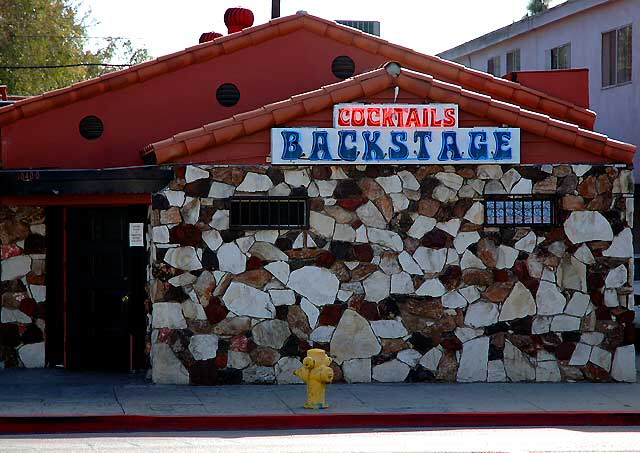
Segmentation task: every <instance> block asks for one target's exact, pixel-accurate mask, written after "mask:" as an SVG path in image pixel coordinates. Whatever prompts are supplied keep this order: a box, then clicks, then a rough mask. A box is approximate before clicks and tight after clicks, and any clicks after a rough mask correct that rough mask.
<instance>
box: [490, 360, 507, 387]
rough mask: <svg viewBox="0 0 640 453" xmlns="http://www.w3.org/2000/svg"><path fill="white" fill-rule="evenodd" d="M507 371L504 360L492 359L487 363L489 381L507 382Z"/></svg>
mask: <svg viewBox="0 0 640 453" xmlns="http://www.w3.org/2000/svg"><path fill="white" fill-rule="evenodd" d="M506 381H507V373H506V372H505V370H504V363H503V362H502V360H490V361H489V362H488V363H487V382H506Z"/></svg>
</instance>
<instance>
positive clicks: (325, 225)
mask: <svg viewBox="0 0 640 453" xmlns="http://www.w3.org/2000/svg"><path fill="white" fill-rule="evenodd" d="M335 224H336V221H335V220H334V218H333V217H329V216H327V215H324V214H320V213H319V212H316V211H311V212H310V214H309V228H310V230H311V231H312V232H314V233H316V234H318V235H320V236H323V237H325V238H332V237H333V229H334V227H335Z"/></svg>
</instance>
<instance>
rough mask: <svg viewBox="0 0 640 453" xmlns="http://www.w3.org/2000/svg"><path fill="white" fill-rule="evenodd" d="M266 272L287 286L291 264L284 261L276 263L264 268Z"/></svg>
mask: <svg viewBox="0 0 640 453" xmlns="http://www.w3.org/2000/svg"><path fill="white" fill-rule="evenodd" d="M264 268H265V270H267V271H269V272H270V273H271V275H273V276H274V277H275V278H277V279H278V280H279V281H280V282H281V283H282V284H284V285H286V284H287V282H288V281H289V264H288V263H286V262H284V261H276V262H273V263H269V264H267V265H266V266H264Z"/></svg>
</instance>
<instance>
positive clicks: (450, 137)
mask: <svg viewBox="0 0 640 453" xmlns="http://www.w3.org/2000/svg"><path fill="white" fill-rule="evenodd" d="M456 138H457V135H456V132H455V131H443V132H442V149H441V150H440V154H439V155H438V160H440V161H445V160H449V159H451V160H460V159H462V156H461V155H460V150H459V149H458V143H457V142H456ZM449 153H451V157H449Z"/></svg>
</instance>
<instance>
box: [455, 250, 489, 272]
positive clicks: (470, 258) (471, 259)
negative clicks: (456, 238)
mask: <svg viewBox="0 0 640 453" xmlns="http://www.w3.org/2000/svg"><path fill="white" fill-rule="evenodd" d="M460 267H461V268H462V270H465V269H470V268H473V269H486V268H487V266H485V265H484V263H483V262H482V260H481V259H480V258H478V257H477V256H475V255H474V254H473V253H471V252H470V251H469V250H465V252H464V253H463V254H462V259H461V260H460Z"/></svg>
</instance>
